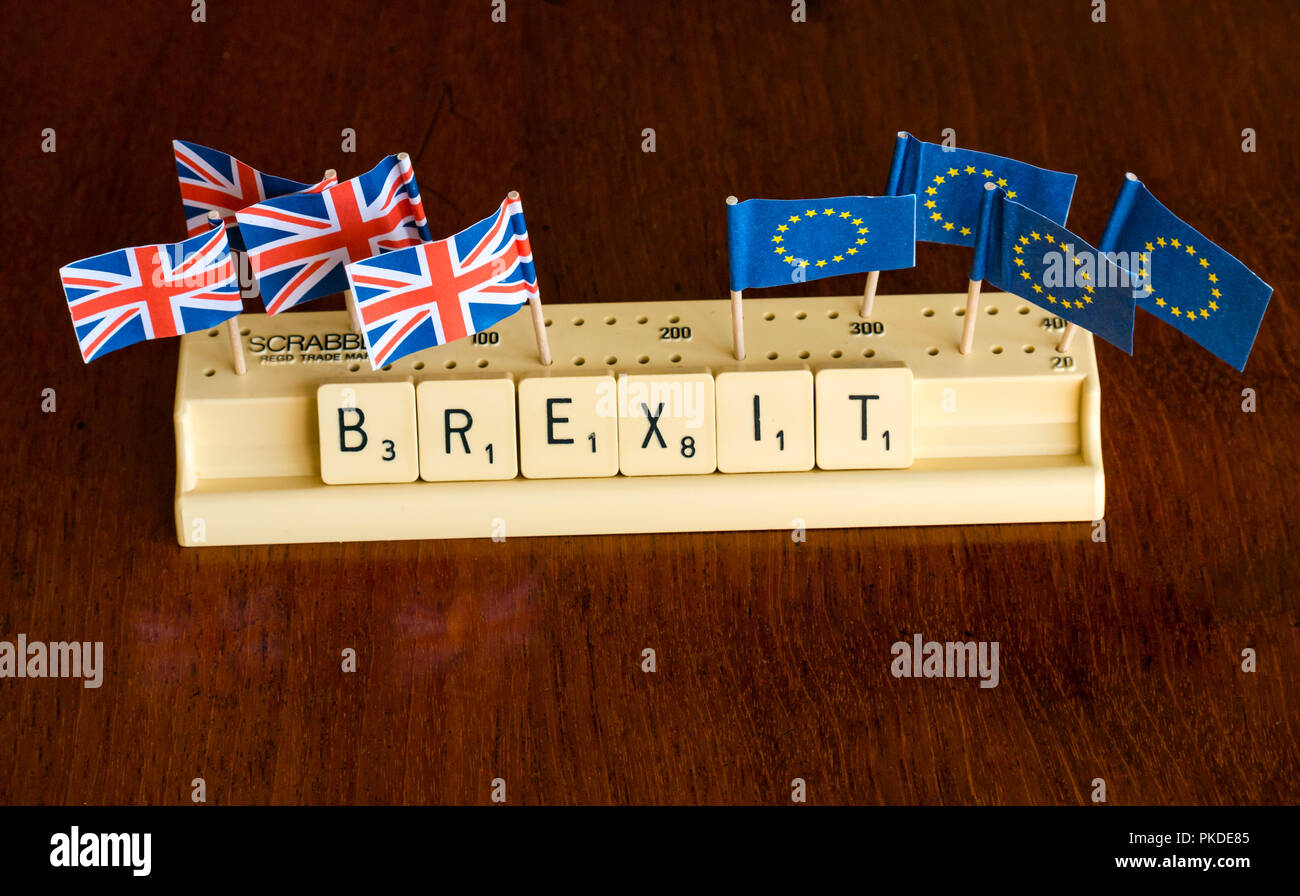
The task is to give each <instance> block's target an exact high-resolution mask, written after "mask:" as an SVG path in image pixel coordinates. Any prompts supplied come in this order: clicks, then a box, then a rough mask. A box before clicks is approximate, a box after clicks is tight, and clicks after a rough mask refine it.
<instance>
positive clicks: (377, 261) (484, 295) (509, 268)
mask: <svg viewBox="0 0 1300 896" xmlns="http://www.w3.org/2000/svg"><path fill="white" fill-rule="evenodd" d="M347 271H348V280H349V281H351V283H352V294H353V295H354V296H355V297H356V300H357V310H358V311H359V312H360V315H361V321H362V336H363V337H364V338H365V342H366V349H367V351H368V353H369V356H370V365H371V366H372V367H374V368H375V369H376V370H378V369H379V368H381V367H383V366H384V365H385V364H389V363H391V362H392V361H394V360H396V359H398V358H401V357H404V356H406V355H409V354H411V353H412V352H418V351H420V350H421V349H426V348H430V347H432V346H435V345H442V344H444V343H447V342H451V341H452V340H453V339H460V338H462V337H464V336H469V335H471V334H473V333H478V332H481V331H483V330H486V329H487V328H488V327H491V326H492V325H493V324H496V323H497V322H499V321H501V320H503V319H505V318H507V317H509V316H510V315H511V314H514V313H515V312H516V311H518V310H519V309H520V308H522V307H523V306H524V303H526V302H527V301H528V300H529V298H532V297H535V296H536V295H537V273H536V272H535V271H534V269H533V250H532V248H531V247H530V246H529V243H528V228H527V227H526V226H525V224H524V210H523V206H522V205H521V204H520V202H519V197H518V194H511V196H510V197H509V198H507V199H506V200H505V201H504V202H502V203H501V208H499V209H498V210H497V212H496V214H494V215H489V216H488V217H486V218H484V219H483V220H482V221H479V222H478V223H477V224H475V225H474V226H473V227H470V228H468V229H466V230H462V231H461V232H460V233H458V234H456V235H455V236H452V237H448V238H447V239H445V240H438V241H437V242H432V243H424V244H423V245H420V246H415V247H413V248H410V249H403V250H401V251H400V252H389V253H388V254H386V255H380V256H377V257H375V258H368V259H366V260H365V261H360V262H354V263H353V264H349V265H348V266H347Z"/></svg>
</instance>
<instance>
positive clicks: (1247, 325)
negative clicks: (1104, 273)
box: [1101, 174, 1273, 370]
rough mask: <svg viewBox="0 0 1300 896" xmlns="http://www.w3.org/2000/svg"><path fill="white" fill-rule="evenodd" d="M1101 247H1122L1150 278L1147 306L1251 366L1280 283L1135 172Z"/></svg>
mask: <svg viewBox="0 0 1300 896" xmlns="http://www.w3.org/2000/svg"><path fill="white" fill-rule="evenodd" d="M1101 249H1102V250H1103V251H1106V252H1117V253H1119V255H1118V256H1117V257H1118V258H1119V259H1121V263H1123V260H1124V259H1127V260H1128V262H1129V265H1130V267H1131V268H1132V269H1133V270H1134V271H1136V272H1137V274H1138V275H1139V279H1142V280H1143V281H1144V282H1145V284H1146V288H1145V289H1144V290H1142V291H1140V292H1139V293H1138V294H1137V302H1138V305H1139V306H1141V308H1142V310H1144V311H1148V312H1150V313H1151V314H1154V315H1155V316H1156V317H1158V318H1160V319H1161V320H1163V321H1164V322H1165V323H1170V324H1173V325H1174V326H1175V327H1177V328H1178V329H1179V330H1182V331H1183V332H1184V333H1186V334H1187V335H1188V336H1190V337H1192V339H1193V340H1195V341H1196V342H1197V343H1199V344H1200V345H1201V346H1203V347H1204V348H1206V349H1208V350H1209V351H1210V352H1212V353H1213V354H1215V355H1218V356H1219V357H1220V358H1222V359H1223V360H1225V361H1227V362H1228V363H1229V364H1231V365H1232V366H1233V367H1235V368H1237V369H1238V370H1244V369H1245V368H1246V359H1247V358H1248V357H1249V356H1250V349H1251V346H1252V345H1254V343H1255V335H1256V334H1257V333H1258V332H1259V325H1260V322H1261V321H1262V320H1263V319H1264V310H1265V309H1266V308H1267V307H1268V300H1269V297H1270V296H1271V295H1272V294H1273V287H1271V286H1269V285H1268V284H1267V283H1265V282H1264V281H1263V280H1261V279H1259V277H1257V276H1256V275H1255V274H1254V273H1253V272H1252V271H1251V270H1250V268H1248V267H1246V266H1245V265H1244V264H1242V263H1241V262H1240V261H1238V260H1237V259H1235V258H1233V257H1232V256H1231V255H1229V254H1228V253H1227V252H1225V251H1223V250H1222V249H1220V248H1219V247H1218V246H1216V245H1215V244H1214V243H1212V242H1210V241H1209V240H1207V239H1206V238H1205V237H1203V236H1201V235H1200V234H1199V233H1197V232H1196V231H1195V230H1193V229H1192V228H1191V227H1190V226H1188V225H1187V224H1186V223H1184V222H1183V221H1182V220H1180V219H1179V218H1178V217H1177V216H1176V215H1175V214H1174V213H1173V212H1171V211H1169V209H1167V208H1165V207H1164V206H1163V205H1161V204H1160V202H1159V201H1158V200H1157V199H1156V198H1155V197H1154V196H1152V195H1151V191H1150V190H1148V189H1147V188H1146V187H1145V186H1144V185H1143V184H1142V182H1141V181H1139V180H1138V179H1137V178H1136V177H1134V176H1133V175H1132V174H1130V175H1128V177H1127V178H1126V179H1125V181H1124V185H1123V186H1122V187H1121V188H1120V191H1119V198H1118V199H1117V200H1116V201H1115V208H1114V210H1113V211H1112V212H1111V215H1110V222H1109V223H1108V224H1107V225H1106V230H1105V232H1104V233H1103V235H1102V238H1101Z"/></svg>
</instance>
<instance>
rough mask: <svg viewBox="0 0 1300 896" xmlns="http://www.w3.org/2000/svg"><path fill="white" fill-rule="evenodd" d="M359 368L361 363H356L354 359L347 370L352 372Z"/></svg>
mask: <svg viewBox="0 0 1300 896" xmlns="http://www.w3.org/2000/svg"><path fill="white" fill-rule="evenodd" d="M360 369H361V365H360V364H358V363H357V362H356V361H353V362H352V363H351V364H349V365H348V370H350V371H352V372H353V373H356V372H357V371H358V370H360Z"/></svg>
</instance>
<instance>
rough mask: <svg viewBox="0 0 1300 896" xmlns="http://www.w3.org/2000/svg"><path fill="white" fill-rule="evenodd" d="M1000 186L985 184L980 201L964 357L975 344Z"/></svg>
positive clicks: (963, 339) (963, 336) (963, 328)
mask: <svg viewBox="0 0 1300 896" xmlns="http://www.w3.org/2000/svg"><path fill="white" fill-rule="evenodd" d="M997 188H998V185H997V184H995V183H992V182H988V183H985V184H984V196H983V198H982V199H981V200H980V216H979V221H978V223H977V224H976V225H975V247H974V252H973V253H972V257H971V269H970V272H971V275H972V276H971V277H969V278H968V280H967V283H966V316H965V319H964V320H963V321H962V325H961V344H960V345H959V346H958V349H960V351H961V353H962V354H963V355H969V354H970V350H971V346H972V345H974V343H975V322H976V321H977V320H979V313H980V287H981V286H983V284H984V268H985V265H986V264H987V263H988V250H989V240H990V239H991V238H992V234H991V232H990V231H991V228H992V225H993V192H994V191H995V190H997Z"/></svg>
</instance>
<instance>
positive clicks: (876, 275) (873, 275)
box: [858, 271, 880, 317]
mask: <svg viewBox="0 0 1300 896" xmlns="http://www.w3.org/2000/svg"><path fill="white" fill-rule="evenodd" d="M879 285H880V271H867V288H866V289H865V290H863V292H862V308H861V309H860V310H859V311H858V315H859V316H860V317H870V316H871V306H872V305H874V304H875V302H876V287H877V286H879Z"/></svg>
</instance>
